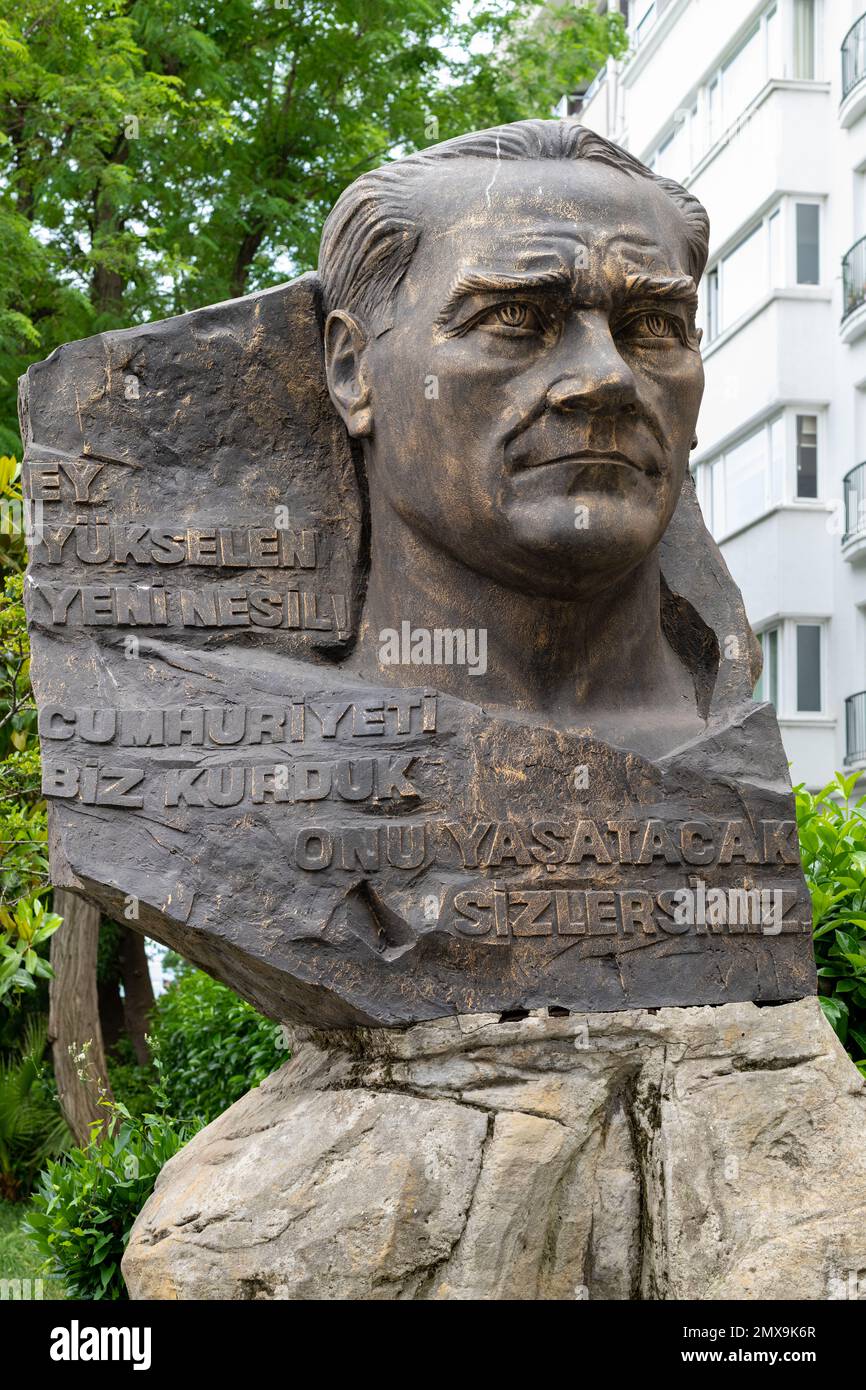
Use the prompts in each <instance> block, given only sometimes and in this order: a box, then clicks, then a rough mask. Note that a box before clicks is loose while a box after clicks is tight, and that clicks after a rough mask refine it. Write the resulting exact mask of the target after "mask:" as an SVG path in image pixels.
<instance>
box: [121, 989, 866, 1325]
mask: <svg viewBox="0 0 866 1390" xmlns="http://www.w3.org/2000/svg"><path fill="white" fill-rule="evenodd" d="M124 1274H125V1276H126V1280H127V1284H128V1286H129V1291H130V1293H131V1295H132V1297H133V1298H137V1299H193V1298H206V1299H246V1298H262V1299H573V1298H587V1297H588V1298H590V1299H604V1298H607V1299H637V1298H647V1299H677V1298H699V1299H757V1298H770V1299H776V1298H799V1299H826V1298H833V1297H845V1296H850V1294H851V1292H852V1290H855V1291H856V1290H857V1289H859V1290H861V1294H860V1296H863V1292H866V1090H864V1082H863V1081H862V1079H861V1078H860V1076H859V1075H858V1073H857V1070H856V1069H855V1067H854V1066H853V1065H852V1064H851V1062H850V1061H849V1059H848V1058H847V1056H846V1055H845V1053H844V1051H843V1050H842V1048H841V1046H840V1045H839V1043H838V1042H837V1040H836V1038H835V1036H834V1034H833V1033H832V1031H831V1029H830V1027H829V1026H828V1025H827V1024H826V1022H825V1021H824V1018H823V1016H822V1014H821V1011H820V1008H819V1005H818V1003H817V1001H816V1000H815V999H814V998H813V999H802V1000H800V1001H799V1002H797V1003H793V1004H785V1005H781V1006H777V1007H763V1008H760V1007H757V1006H756V1005H754V1004H727V1005H725V1006H723V1007H721V1008H692V1009H659V1010H657V1011H644V1010H636V1011H633V1012H628V1013H607V1014H594V1015H589V1016H588V1017H578V1016H571V1017H550V1016H548V1014H547V1013H544V1014H534V1015H530V1016H529V1017H527V1018H525V1019H523V1020H522V1021H516V1022H507V1021H506V1022H500V1021H499V1019H498V1017H496V1016H492V1015H477V1016H466V1017H461V1018H451V1019H445V1020H441V1021H439V1022H435V1023H426V1024H420V1025H417V1026H415V1027H412V1028H409V1029H406V1030H401V1031H396V1030H374V1031H360V1032H359V1031H356V1032H352V1033H312V1032H309V1031H305V1032H303V1033H300V1032H299V1033H298V1034H297V1038H296V1050H295V1055H294V1056H293V1058H292V1060H291V1061H290V1062H288V1063H287V1064H286V1065H285V1066H284V1067H282V1068H281V1070H280V1071H278V1072H276V1073H275V1074H274V1075H273V1076H271V1077H270V1078H269V1079H268V1080H267V1081H265V1082H264V1083H263V1085H261V1086H260V1087H258V1089H256V1090H254V1091H251V1092H250V1093H249V1094H248V1095H246V1096H244V1097H243V1099H242V1100H239V1101H238V1102H237V1104H236V1105H233V1106H232V1107H231V1109H230V1110H228V1111H226V1113H225V1114H224V1115H222V1116H220V1118H219V1119H218V1120H216V1121H215V1122H214V1123H213V1124H211V1125H209V1126H208V1127H207V1129H205V1130H203V1131H202V1132H201V1133H200V1134H198V1135H197V1136H196V1137H195V1139H193V1140H192V1142H191V1143H190V1144H189V1145H188V1146H187V1147H186V1148H185V1149H184V1150H183V1152H182V1153H180V1154H179V1155H178V1156H177V1157H176V1158H174V1159H172V1160H171V1162H170V1163H169V1164H167V1166H166V1167H165V1169H164V1170H163V1172H162V1174H161V1176H160V1179H159V1181H158V1183H157V1186H156V1190H155V1192H154V1194H153V1196H152V1197H151V1199H150V1201H149V1202H148V1203H147V1205H146V1206H145V1208H144V1210H143V1211H142V1213H141V1215H140V1216H139V1218H138V1220H137V1222H136V1224H135V1227H134V1229H133V1232H132V1236H131V1239H130V1242H129V1247H128V1249H127V1252H126V1256H125V1259H124ZM855 1296H857V1295H856V1292H855Z"/></svg>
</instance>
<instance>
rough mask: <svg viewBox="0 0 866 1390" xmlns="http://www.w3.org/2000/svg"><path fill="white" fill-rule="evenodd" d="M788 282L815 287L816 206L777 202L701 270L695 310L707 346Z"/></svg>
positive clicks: (818, 274) (818, 250) (818, 235)
mask: <svg viewBox="0 0 866 1390" xmlns="http://www.w3.org/2000/svg"><path fill="white" fill-rule="evenodd" d="M792 209H793V210H792ZM795 270H796V275H795ZM792 278H793V279H794V283H796V284H798V285H818V284H820V281H821V205H820V203H818V202H813V203H792V202H790V201H789V200H787V199H783V201H782V203H781V204H780V205H779V207H777V208H774V209H773V210H772V212H770V213H768V215H767V216H766V217H765V218H764V219H763V221H762V222H760V223H759V224H758V226H757V227H753V228H752V230H751V231H750V232H747V233H746V235H745V236H744V237H743V238H742V239H741V240H740V241H739V242H738V243H737V245H736V246H735V247H734V248H733V249H732V250H731V251H729V252H728V253H727V255H726V256H723V257H722V258H721V260H719V261H717V262H716V264H715V265H714V266H712V267H711V268H710V269H709V270H708V271H707V274H706V277H705V279H704V282H703V292H702V296H701V298H702V303H701V305H700V315H702V317H700V322H701V324H702V326H703V327H704V328H705V336H706V340H707V342H708V343H711V342H712V341H713V339H714V338H715V337H717V335H718V334H719V333H723V332H724V331H725V329H727V328H730V327H731V325H732V324H733V323H736V321H737V319H739V318H741V317H742V316H743V315H744V314H746V313H747V312H748V310H749V309H751V308H752V306H753V305H754V304H757V303H758V302H759V300H760V299H762V298H763V296H764V295H766V294H768V293H769V292H770V291H771V290H775V289H781V288H782V287H783V286H785V285H789V284H791V283H792Z"/></svg>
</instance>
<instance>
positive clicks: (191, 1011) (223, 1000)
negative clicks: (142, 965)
mask: <svg viewBox="0 0 866 1390" xmlns="http://www.w3.org/2000/svg"><path fill="white" fill-rule="evenodd" d="M153 1031H154V1035H155V1037H156V1039H157V1042H158V1047H159V1055H160V1058H161V1065H162V1069H163V1070H162V1074H163V1076H164V1078H165V1089H166V1094H167V1098H168V1106H169V1109H170V1110H171V1113H172V1114H175V1115H177V1116H178V1117H179V1118H180V1119H182V1120H185V1121H192V1120H197V1121H199V1122H200V1123H201V1124H209V1123H210V1121H211V1120H215V1119H216V1117H217V1115H221V1114H222V1112H223V1111H224V1110H226V1109H227V1108H228V1107H229V1106H230V1105H232V1104H233V1103H234V1102H235V1101H236V1100H239V1099H240V1097H241V1096H242V1095H244V1094H245V1092H246V1091H248V1090H250V1088H251V1087H252V1086H257V1085H258V1084H259V1082H260V1081H263V1080H264V1078H265V1077H266V1076H267V1075H268V1074H269V1073H270V1072H272V1071H273V1070H274V1068H275V1067H278V1066H280V1065H281V1064H282V1063H283V1062H285V1060H286V1057H287V1053H286V1051H285V1042H284V1039H283V1037H282V1035H281V1032H280V1030H279V1028H278V1027H277V1025H276V1024H274V1023H271V1022H270V1021H269V1020H268V1019H266V1018H263V1017H262V1015H261V1014H259V1013H256V1011H255V1009H253V1008H251V1007H250V1005H249V1004H246V1003H244V1001H243V999H239V998H238V996H237V995H236V994H234V993H233V992H232V990H230V989H227V988H226V987H225V985H221V984H218V983H217V981H216V980H212V979H211V978H210V976H209V975H205V974H203V973H202V971H200V970H191V969H189V968H187V969H185V970H183V971H182V972H181V974H180V975H179V976H178V978H177V979H175V980H174V981H173V982H172V984H171V985H169V987H168V989H167V990H166V992H165V993H164V994H163V995H162V996H161V997H160V998H159V999H158V1000H157V1005H156V1012H155V1015H154V1029H153ZM281 1046H282V1050H280V1049H281Z"/></svg>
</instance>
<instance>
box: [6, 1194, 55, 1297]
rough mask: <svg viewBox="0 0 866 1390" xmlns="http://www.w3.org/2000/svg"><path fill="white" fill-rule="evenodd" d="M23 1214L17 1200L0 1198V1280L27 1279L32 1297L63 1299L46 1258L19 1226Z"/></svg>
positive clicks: (22, 1209)
mask: <svg viewBox="0 0 866 1390" xmlns="http://www.w3.org/2000/svg"><path fill="white" fill-rule="evenodd" d="M23 1217H24V1207H22V1205H21V1203H20V1202H3V1201H0V1279H21V1280H22V1281H24V1280H29V1282H30V1289H31V1297H33V1298H45V1299H57V1298H65V1297H66V1294H65V1292H64V1289H63V1284H62V1282H61V1281H60V1280H59V1279H56V1278H51V1271H50V1268H48V1267H46V1261H45V1260H44V1259H42V1258H41V1257H40V1256H39V1254H38V1252H37V1251H36V1249H35V1248H34V1246H33V1242H32V1240H30V1239H29V1237H28V1236H27V1235H26V1233H25V1232H24V1230H23V1229H22V1223H23ZM39 1281H41V1287H40V1282H39Z"/></svg>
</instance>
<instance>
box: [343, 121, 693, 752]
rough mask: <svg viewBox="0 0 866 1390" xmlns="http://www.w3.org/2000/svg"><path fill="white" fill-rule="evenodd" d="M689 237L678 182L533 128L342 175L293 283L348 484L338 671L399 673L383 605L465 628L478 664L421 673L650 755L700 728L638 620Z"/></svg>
mask: <svg viewBox="0 0 866 1390" xmlns="http://www.w3.org/2000/svg"><path fill="white" fill-rule="evenodd" d="M707 238H708V223H707V218H706V214H705V213H704V211H703V209H702V208H701V206H700V204H699V203H698V202H697V201H696V199H694V198H693V197H691V195H690V194H688V193H686V192H685V191H684V190H683V189H681V188H679V187H678V186H677V185H675V184H672V183H671V182H670V181H668V180H665V179H659V178H656V177H655V176H654V175H652V174H650V173H649V171H647V170H646V169H645V168H644V167H643V166H642V165H640V164H638V163H637V161H636V160H634V159H632V158H631V156H629V155H627V154H626V153H625V152H624V151H621V150H618V149H616V148H615V147H613V146H611V145H610V144H609V143H608V142H607V141H605V140H603V139H601V138H600V137H598V136H596V135H594V134H593V132H591V131H589V130H586V129H584V128H583V127H581V126H579V125H574V124H570V123H566V122H559V121H527V122H524V123H522V124H519V125H514V126H508V127H503V128H502V129H498V130H491V131H485V132H481V133H480V134H477V135H469V136H465V137H463V138H461V139H458V140H452V141H449V142H447V143H446V144H444V145H441V146H437V147H435V148H434V149H432V150H428V151H424V152H422V153H421V154H418V155H413V156H411V157H410V158H408V159H403V160H399V161H397V162H396V163H394V164H389V165H385V166H383V167H382V168H381V169H377V170H375V171H373V172H372V173H370V174H366V175H364V176H363V177H362V178H360V179H358V180H357V181H356V182H355V183H353V184H352V185H351V186H350V187H349V188H348V189H347V190H346V192H345V193H344V194H343V195H342V197H341V198H340V200H339V201H338V203H337V205H336V207H335V208H334V211H333V212H332V213H331V216H330V217H329V218H328V221H327V223H326V225H325V229H324V234H323V237H322V248H321V255H320V260H319V277H320V279H321V281H322V287H323V297H324V303H325V308H326V311H327V314H328V317H327V322H326V325H325V354H326V364H327V373H328V386H329V390H330V395H331V399H332V401H333V402H334V405H335V407H336V408H337V410H338V411H339V413H340V415H341V417H342V419H343V421H344V423H345V425H346V428H347V430H348V431H349V434H350V435H351V436H352V438H353V439H356V440H360V441H361V444H362V448H363V453H364V462H365V469H366V476H367V480H368V484H369V489H370V510H371V526H372V544H371V565H370V576H369V581H368V585H367V599H366V605H365V609H364V616H363V620H362V624H361V631H360V636H359V641H358V648H357V654H356V655H357V661H356V663H355V664H356V665H357V669H358V670H359V672H361V673H363V674H364V675H365V676H366V677H368V678H370V679H377V678H378V679H381V677H382V675H383V674H384V676H385V679H391V680H394V681H396V682H397V683H400V684H411V683H417V675H418V673H417V672H416V671H414V670H413V668H412V667H408V668H407V667H406V666H405V665H402V664H396V665H395V664H391V663H388V664H385V665H384V666H383V665H382V664H381V663H379V664H377V661H376V653H377V650H378V646H379V633H380V632H381V631H383V630H386V629H399V628H400V625H401V622H403V621H405V620H406V619H407V618H408V619H409V620H410V621H411V622H412V623H413V625H414V624H417V625H418V626H419V627H421V628H428V629H434V628H437V627H444V628H446V629H462V630H467V629H482V630H485V631H486V633H487V670H486V672H485V673H484V675H483V677H482V679H480V680H475V681H470V680H467V679H466V674H467V672H466V668H465V667H460V666H456V665H452V666H443V667H442V668H441V670H438V671H437V675H436V684H437V685H438V687H439V688H440V689H442V690H448V691H450V692H453V693H455V694H459V695H460V696H462V697H464V698H468V699H474V700H480V701H483V702H484V703H485V705H487V704H491V705H495V706H497V707H512V708H516V709H520V710H532V711H537V712H539V713H542V714H543V715H544V716H545V718H547V719H549V720H551V721H552V722H553V723H555V724H556V725H557V726H558V727H562V728H569V729H579V730H582V731H585V732H587V733H590V732H593V733H597V734H599V735H602V736H604V737H609V738H611V739H612V741H613V742H614V743H616V744H618V745H619V746H624V747H632V748H635V749H639V750H641V751H646V752H650V753H653V752H659V751H668V750H669V749H670V748H671V747H672V746H674V745H675V744H676V743H679V742H683V741H684V740H685V739H686V738H688V737H690V736H694V735H695V734H697V733H698V732H699V731H700V730H701V729H702V728H703V724H704V721H703V720H702V719H701V716H700V712H699V710H698V707H697V703H696V696H695V690H694V678H693V676H692V674H691V673H690V672H689V671H688V669H687V668H685V667H684V665H683V663H682V661H681V660H680V659H679V658H678V656H677V653H676V652H675V651H674V650H673V649H672V647H671V645H670V643H669V641H668V640H667V638H666V637H665V634H664V632H663V630H662V625H661V603H660V574H659V559H658V543H659V541H660V540H661V537H662V536H663V534H664V532H665V531H666V529H667V526H668V524H669V522H670V520H671V517H672V516H673V513H674V509H675V507H676V505H677V501H678V500H679V497H680V493H681V491H682V485H683V480H684V478H685V475H686V471H687V467H688V455H689V446H690V442H691V441H692V439H693V436H694V429H695V423H696V420H697V414H698V407H699V405H700V398H701V391H702V387H703V369H702V365H701V358H700V352H699V341H700V335H699V333H698V332H697V330H696V328H695V309H696V307H697V281H698V280H699V278H700V275H701V272H702V270H703V266H704V263H705V261H706V256H707ZM425 382H432V383H435V388H436V389H435V391H433V392H431V391H428V390H425ZM397 579H398V580H399V582H395V580H397ZM429 678H430V679H432V677H429Z"/></svg>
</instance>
